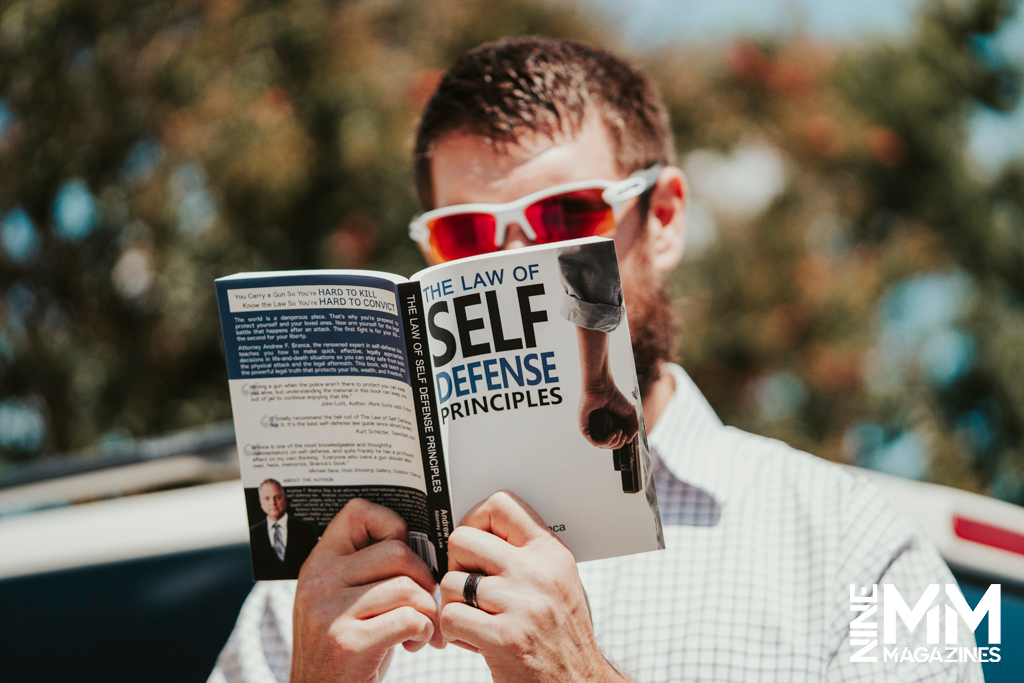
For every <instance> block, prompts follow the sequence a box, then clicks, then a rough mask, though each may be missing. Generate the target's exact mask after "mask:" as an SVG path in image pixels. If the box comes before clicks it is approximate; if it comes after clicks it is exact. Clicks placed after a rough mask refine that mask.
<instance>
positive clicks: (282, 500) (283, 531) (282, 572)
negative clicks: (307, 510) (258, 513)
mask: <svg viewBox="0 0 1024 683" xmlns="http://www.w3.org/2000/svg"><path fill="white" fill-rule="evenodd" d="M258 491H259V495H260V507H261V508H263V512H264V513H265V514H266V515H267V516H266V518H265V519H262V520H260V521H259V522H257V523H256V524H253V525H252V526H251V527H249V538H250V543H249V546H250V548H251V550H252V566H253V570H254V573H255V574H256V577H257V578H258V579H283V578H286V577H289V576H295V575H296V574H297V573H298V570H299V567H301V566H302V563H303V562H305V561H306V558H307V557H309V553H310V552H311V551H312V550H313V547H314V546H315V545H316V542H317V540H318V538H319V534H317V532H316V529H314V528H313V527H312V526H311V525H309V524H307V523H306V522H303V521H302V520H301V519H298V518H297V517H295V516H294V515H289V514H288V497H287V496H286V495H285V492H284V487H283V486H281V484H280V482H278V481H277V480H276V479H267V480H265V481H264V482H263V483H262V484H260V486H259V489H258Z"/></svg>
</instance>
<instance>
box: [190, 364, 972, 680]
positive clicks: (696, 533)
mask: <svg viewBox="0 0 1024 683" xmlns="http://www.w3.org/2000/svg"><path fill="white" fill-rule="evenodd" d="M671 369H672V372H673V374H674V375H675V379H676V392H675V394H674V395H673V397H672V399H671V401H670V403H669V404H668V406H667V407H666V409H665V411H664V413H663V414H662V416H661V417H660V419H659V420H658V422H657V425H656V427H655V428H654V430H653V431H652V432H651V434H650V443H651V447H652V452H653V454H654V468H655V482H656V487H657V491H658V499H659V503H660V506H661V515H662V521H663V524H664V529H665V543H666V546H667V547H666V549H665V550H661V551H655V552H652V553H644V554H640V555H632V556H628V557H619V558H613V559H608V560H598V561H594V562H586V563H582V564H580V565H579V571H580V576H581V578H582V581H583V585H584V587H585V588H586V591H587V594H588V596H589V600H590V606H591V610H592V613H593V620H594V630H595V633H596V635H597V640H598V643H599V645H600V646H601V650H602V652H604V654H605V656H606V657H607V658H608V660H609V661H610V662H612V663H613V664H614V665H615V666H616V667H617V668H618V669H619V670H620V671H622V672H623V673H625V674H627V675H628V676H630V677H631V678H633V679H635V680H637V681H751V682H753V681H757V682H766V681H779V682H786V683H789V682H792V681H837V682H838V681H958V680H959V681H982V673H981V667H980V665H979V664H977V663H945V662H938V661H930V662H923V663H919V662H914V661H902V662H899V661H895V662H894V661H888V662H885V661H883V660H884V657H883V652H882V648H883V643H882V642H881V641H882V638H881V636H879V638H878V641H879V642H878V645H877V646H876V647H875V648H874V649H873V650H872V651H871V652H868V653H867V654H868V655H874V656H876V658H877V662H875V663H873V664H872V663H859V662H858V663H852V662H851V661H850V659H851V655H853V654H854V653H855V652H856V651H857V650H859V649H860V645H858V646H857V647H854V645H852V644H851V643H850V621H851V620H852V619H853V618H854V617H856V616H857V615H858V614H859V613H858V612H852V611H851V610H850V590H851V588H850V586H851V584H853V585H855V586H857V587H858V588H857V591H858V595H859V588H860V587H864V586H866V587H868V590H870V587H871V586H872V585H873V584H878V594H879V596H881V595H882V592H883V590H882V584H884V583H892V584H894V585H895V586H896V588H897V589H898V590H899V591H900V593H901V595H902V596H903V598H904V600H905V601H906V602H907V604H908V605H909V606H910V607H913V606H914V605H915V604H916V602H917V600H918V598H919V597H920V596H921V595H922V593H923V591H924V589H925V588H926V587H927V586H928V585H929V584H947V583H954V579H953V577H952V575H951V574H950V572H949V570H948V569H947V567H946V565H945V564H944V563H943V561H942V559H941V557H940V556H939V555H938V553H937V551H936V550H935V548H934V547H933V546H932V544H931V543H930V542H929V541H928V540H927V539H925V538H924V536H923V535H922V534H921V532H920V531H919V530H918V529H917V528H915V527H914V526H913V525H912V524H911V523H910V522H909V521H908V520H907V519H905V518H903V517H901V516H900V515H899V514H897V513H896V512H895V511H894V510H893V509H892V508H891V507H890V505H889V504H888V503H887V502H886V501H885V500H884V499H883V498H882V496H881V495H880V494H879V493H878V491H877V490H876V489H875V488H874V487H873V486H872V485H871V484H870V483H869V482H868V481H867V480H866V479H864V478H861V477H858V476H856V475H854V474H851V473H850V472H848V471H847V470H846V469H844V468H841V467H838V466H836V465H832V464H830V463H827V462H825V461H823V460H820V459H817V458H814V457H812V456H810V455H807V454H805V453H801V452H799V451H795V450H793V449H792V448H789V447H788V446H786V445H785V444H783V443H780V442H778V441H774V440H770V439H766V438H763V437H758V436H754V435H751V434H747V433H745V432H742V431H739V430H737V429H733V428H729V427H724V426H723V425H722V423H721V421H720V420H719V419H718V417H717V416H716V415H715V414H714V412H713V411H712V409H711V406H710V405H708V403H707V401H706V400H705V399H704V397H703V396H702V395H701V394H700V392H699V391H698V389H697V387H696V386H695V385H694V384H693V382H692V381H691V380H690V378H689V377H688V376H687V375H686V374H685V373H684V372H683V370H682V368H679V367H677V366H671ZM294 597H295V582H294V581H275V582H263V583H258V584H256V586H255V588H253V591H252V593H251V594H250V595H249V597H248V598H247V600H246V602H245V604H244V605H243V606H242V610H241V613H240V614H239V617H238V622H237V623H236V625H235V629H234V631H233V632H232V634H231V636H230V638H229V640H228V642H227V645H225V647H224V650H223V652H221V655H220V657H219V659H218V660H217V664H216V668H215V669H214V671H213V673H212V675H211V676H210V679H209V680H210V682H211V683H236V682H238V683H242V682H245V683H263V682H266V683H276V682H283V681H286V680H287V679H288V671H289V663H290V658H291V644H292V603H293V601H294ZM881 602H882V601H881V597H880V598H879V603H878V604H879V608H878V612H877V613H876V614H875V615H874V617H873V618H872V619H869V620H868V621H870V622H872V623H874V624H877V626H878V629H879V633H881V626H882V607H881ZM937 602H938V603H939V604H942V603H948V600H947V599H946V597H945V591H944V590H940V594H939V599H938V600H937ZM960 621H961V623H960V632H959V646H960V647H974V635H973V633H972V632H971V631H970V630H969V629H968V628H967V627H966V626H965V625H964V624H963V623H962V620H960ZM897 625H898V626H899V638H898V639H897V645H898V647H899V651H900V652H901V653H904V648H908V647H909V648H910V651H911V652H912V651H913V650H914V649H915V648H919V647H926V648H927V649H928V652H932V649H933V648H934V647H936V646H934V645H929V644H927V643H926V642H925V639H926V635H925V631H926V629H925V619H922V620H921V623H920V625H919V626H918V627H917V628H916V629H915V631H914V632H913V633H910V632H908V631H907V629H906V627H905V626H904V625H903V622H902V621H900V620H897ZM944 632H945V630H944V629H943V633H944ZM885 647H888V648H890V649H891V648H892V647H893V646H892V645H888V646H885ZM940 649H942V650H943V651H945V648H944V647H941V646H940ZM385 680H386V681H389V682H402V681H420V682H430V681H439V682H440V681H445V682H447V683H459V682H461V681H466V682H469V681H489V680H491V678H490V674H489V672H488V669H487V666H486V665H485V663H484V660H483V658H482V657H481V656H480V655H476V654H473V653H470V652H467V651H465V650H462V649H460V648H457V647H453V646H450V645H449V646H448V647H446V648H445V649H443V650H434V649H433V648H430V647H427V648H424V649H423V650H420V651H419V652H417V653H415V654H410V653H408V652H406V651H405V650H404V649H403V648H400V647H398V648H395V656H394V659H393V661H392V663H391V667H390V669H389V670H388V672H387V676H386V678H385Z"/></svg>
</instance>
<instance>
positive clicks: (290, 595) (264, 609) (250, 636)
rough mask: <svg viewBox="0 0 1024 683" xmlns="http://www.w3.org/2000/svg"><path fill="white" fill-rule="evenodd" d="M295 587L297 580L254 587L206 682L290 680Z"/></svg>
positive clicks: (267, 583)
mask: <svg viewBox="0 0 1024 683" xmlns="http://www.w3.org/2000/svg"><path fill="white" fill-rule="evenodd" d="M295 585H296V582H295V581H260V582H258V583H257V584H256V585H255V586H254V587H253V589H252V592H251V593H249V597H247V598H246V599H245V602H244V603H243V604H242V609H241V611H240V612H239V614H238V621H236V622H235V628H234V630H232V631H231V635H230V636H229V637H228V642H227V644H225V645H224V649H223V650H221V653H220V656H219V657H217V663H216V665H214V669H213V672H212V673H211V674H210V677H209V679H208V680H207V683H286V682H287V681H288V676H289V673H290V669H291V662H292V609H293V607H294V604H295Z"/></svg>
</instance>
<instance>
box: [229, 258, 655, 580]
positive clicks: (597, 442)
mask: <svg viewBox="0 0 1024 683" xmlns="http://www.w3.org/2000/svg"><path fill="white" fill-rule="evenodd" d="M216 287H217V298H218V304H219V307H220V317H221V325H222V331H223V335H224V348H225V356H226V360H227V368H228V378H229V385H230V393H231V407H232V412H233V417H234V425H235V434H236V439H237V443H238V455H239V463H240V469H241V478H242V484H243V488H244V491H245V502H246V508H247V511H248V515H249V523H250V525H251V526H250V540H251V543H250V546H251V550H252V558H253V575H254V577H255V578H256V579H257V580H266V579H288V578H296V577H297V576H298V571H299V568H300V567H301V565H302V562H303V561H304V560H305V559H306V557H307V556H308V554H309V552H310V551H311V550H312V548H313V547H314V545H315V544H316V542H317V539H318V538H319V536H320V535H321V534H322V533H323V532H324V529H325V528H326V527H327V525H328V524H329V523H330V521H331V520H332V519H333V518H334V516H335V515H336V514H337V513H338V512H339V511H340V510H341V508H342V507H343V506H344V505H345V503H347V502H348V501H349V500H351V499H352V498H355V497H360V498H364V499H366V500H369V501H371V502H374V503H379V504H381V505H384V506H386V507H388V508H390V509H392V510H394V511H395V512H397V513H398V514H399V515H401V516H402V518H403V519H404V520H405V521H406V524H407V526H408V530H409V544H410V546H411V547H412V549H413V550H414V551H416V553H417V554H418V555H419V556H420V557H421V558H423V560H424V561H425V562H426V563H427V564H428V565H429V566H430V567H431V568H432V570H433V571H434V572H435V575H436V576H437V577H438V578H440V576H442V575H443V574H444V572H445V571H446V570H447V564H448V562H447V542H448V537H449V535H450V534H451V532H452V531H453V530H454V529H455V527H456V526H457V525H458V523H459V521H460V520H461V519H462V517H463V515H465V514H466V512H467V511H468V510H469V509H470V508H471V507H472V506H474V505H476V504H477V503H479V502H480V501H482V500H484V499H485V498H487V497H488V496H489V495H491V494H492V493H494V492H495V491H498V490H501V489H506V490H509V491H512V492H513V493H515V494H516V495H518V496H519V497H520V498H522V499H523V500H524V501H526V503H528V504H529V505H530V506H531V507H533V508H534V510H536V511H537V513H538V514H539V515H540V516H541V517H542V518H543V519H544V521H545V523H546V524H548V525H549V528H550V530H551V531H552V532H553V533H555V534H556V535H557V536H558V537H559V538H560V539H561V540H562V541H563V542H564V543H565V544H566V546H568V548H569V549H570V550H571V551H572V552H573V555H574V556H575V558H576V559H577V561H587V560H594V559H600V558H607V557H615V556H619V555H627V554H632V553H640V552H647V551H652V550H656V549H659V548H663V547H664V540H663V537H662V533H661V519H660V516H659V512H658V507H657V494H656V492H655V490H654V483H653V481H654V480H653V475H652V472H651V463H650V454H649V450H648V445H647V436H646V431H645V428H644V424H643V411H642V407H641V403H640V395H639V390H638V389H637V380H636V371H635V368H634V364H633V354H632V347H631V345H630V337H629V328H628V322H627V320H626V312H625V307H624V306H623V305H622V301H621V282H620V280H619V274H618V266H617V262H616V260H615V246H614V242H613V241H611V240H609V239H605V238H586V239H582V240H571V241H565V242H558V243H553V244H547V245H539V246H533V247H527V248H524V249H516V250H509V251H501V252H497V253H493V254H486V255H482V256H477V257H471V258H467V259H461V260H458V261H451V262H448V263H443V264H440V265H437V266H433V267H430V268H427V269H426V270H423V271H420V272H419V273H417V274H415V275H414V276H413V277H412V278H410V279H408V280H407V279H405V278H402V277H400V276H396V275H392V274H389V273H382V272H372V271H359V270H308V271H283V272H262V273H239V274H237V275H231V276H229V277H224V278H220V279H218V280H217V281H216ZM595 377H598V378H603V379H604V380H605V381H604V382H603V384H601V386H604V387H606V388H607V391H605V392H604V393H600V392H597V393H595V392H594V391H586V392H585V391H584V386H583V381H584V379H587V381H588V385H587V386H588V387H590V388H591V389H592V388H593V387H594V386H595V384H593V382H592V380H593V378H595ZM584 398H585V399H586V401H585V402H582V403H581V401H582V400H583V399H584ZM591 408H593V409H591ZM616 446H617V447H616Z"/></svg>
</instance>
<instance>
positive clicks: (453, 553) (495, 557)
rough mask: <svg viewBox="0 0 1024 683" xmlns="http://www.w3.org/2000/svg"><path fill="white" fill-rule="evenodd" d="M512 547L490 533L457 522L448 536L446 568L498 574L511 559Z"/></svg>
mask: <svg viewBox="0 0 1024 683" xmlns="http://www.w3.org/2000/svg"><path fill="white" fill-rule="evenodd" d="M514 553H515V548H514V547H512V546H511V545H509V544H508V542H507V541H504V540H502V539H500V538H498V537H497V536H495V535H494V534H492V533H488V532H486V531H481V530H480V529H477V528H475V527H472V526H460V527H457V528H456V529H455V531H453V532H452V533H451V535H450V536H449V537H448V569H449V570H452V569H457V570H460V571H468V572H471V571H475V572H479V573H481V574H487V575H489V576H490V575H494V574H502V573H504V571H505V570H506V569H507V568H508V567H509V566H510V565H511V564H512V563H513V562H514V561H515V556H514Z"/></svg>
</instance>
